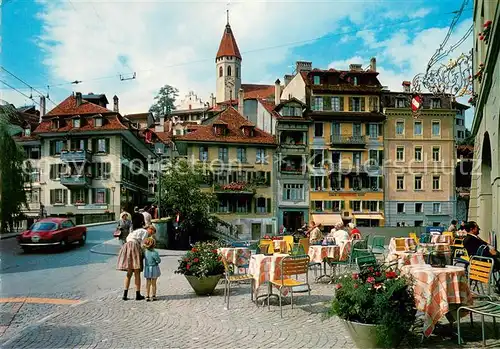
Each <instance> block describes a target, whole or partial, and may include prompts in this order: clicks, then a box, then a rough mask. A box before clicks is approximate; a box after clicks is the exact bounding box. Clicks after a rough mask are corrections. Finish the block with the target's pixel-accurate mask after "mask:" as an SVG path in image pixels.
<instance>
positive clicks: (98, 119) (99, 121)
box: [94, 117, 102, 127]
mask: <svg viewBox="0 0 500 349" xmlns="http://www.w3.org/2000/svg"><path fill="white" fill-rule="evenodd" d="M94 125H95V127H102V117H96V118H95V119H94Z"/></svg>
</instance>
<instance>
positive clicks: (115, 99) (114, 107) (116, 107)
mask: <svg viewBox="0 0 500 349" xmlns="http://www.w3.org/2000/svg"><path fill="white" fill-rule="evenodd" d="M113 111H114V112H115V113H119V112H120V109H119V108H118V96H117V95H115V96H114V97H113Z"/></svg>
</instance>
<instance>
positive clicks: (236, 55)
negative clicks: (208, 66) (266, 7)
mask: <svg viewBox="0 0 500 349" xmlns="http://www.w3.org/2000/svg"><path fill="white" fill-rule="evenodd" d="M215 66H216V74H217V75H216V76H217V84H216V89H217V90H216V94H215V97H216V101H217V103H219V102H223V101H227V100H230V99H237V98H238V91H239V90H240V88H241V54H240V50H239V49H238V44H236V39H235V38H234V35H233V31H232V30H231V26H230V25H229V11H228V15H227V24H226V29H225V30H224V34H223V35H222V40H221V41H220V45H219V50H218V51H217V56H216V57H215Z"/></svg>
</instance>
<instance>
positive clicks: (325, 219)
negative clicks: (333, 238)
mask: <svg viewBox="0 0 500 349" xmlns="http://www.w3.org/2000/svg"><path fill="white" fill-rule="evenodd" d="M312 219H313V221H314V223H316V224H322V225H326V226H334V225H335V224H337V223H342V217H341V216H340V214H334V213H325V214H313V215H312Z"/></svg>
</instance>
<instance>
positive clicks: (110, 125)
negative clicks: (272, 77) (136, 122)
mask: <svg viewBox="0 0 500 349" xmlns="http://www.w3.org/2000/svg"><path fill="white" fill-rule="evenodd" d="M60 122H61V123H62V122H63V121H62V120H61V121H60ZM94 122H95V119H94V118H93V117H86V118H84V117H82V118H81V125H80V127H78V128H74V127H73V124H72V122H71V120H66V121H65V122H64V124H60V125H59V126H62V127H60V128H58V129H54V128H52V120H42V122H41V123H40V125H38V127H37V128H36V129H35V131H34V133H46V132H50V133H52V132H68V131H71V132H85V131H94V130H99V131H101V130H102V131H118V130H128V127H127V126H125V125H124V124H123V123H122V122H121V121H120V119H119V117H118V115H112V116H107V117H104V120H103V125H102V126H101V127H94Z"/></svg>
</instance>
